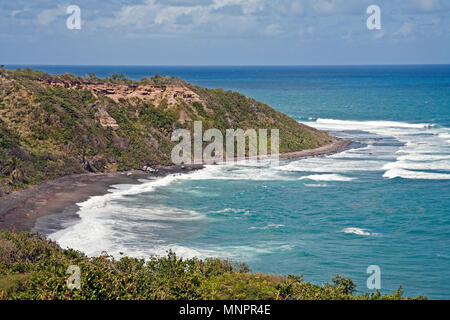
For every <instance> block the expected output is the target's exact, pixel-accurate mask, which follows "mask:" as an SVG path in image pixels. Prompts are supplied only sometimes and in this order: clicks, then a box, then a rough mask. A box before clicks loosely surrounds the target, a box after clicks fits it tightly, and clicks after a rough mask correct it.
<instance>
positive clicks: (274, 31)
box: [263, 24, 283, 36]
mask: <svg viewBox="0 0 450 320" xmlns="http://www.w3.org/2000/svg"><path fill="white" fill-rule="evenodd" d="M282 33H283V29H281V27H280V26H279V25H278V24H271V25H268V26H267V27H266V28H265V29H264V31H263V34H264V35H266V36H278V35H280V34H282Z"/></svg>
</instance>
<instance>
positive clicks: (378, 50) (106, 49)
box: [0, 0, 450, 65]
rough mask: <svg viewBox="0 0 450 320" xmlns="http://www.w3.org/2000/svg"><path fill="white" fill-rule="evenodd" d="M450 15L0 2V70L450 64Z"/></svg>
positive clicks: (231, 5)
mask: <svg viewBox="0 0 450 320" xmlns="http://www.w3.org/2000/svg"><path fill="white" fill-rule="evenodd" d="M372 4H375V5H378V6H379V7H380V8H381V19H382V29H381V30H368V29H367V27H366V20H367V18H368V16H369V15H368V14H367V13H366V9H367V7H368V6H369V5H372ZM69 5H78V6H79V7H80V8H81V18H82V28H81V30H69V29H67V28H66V20H67V18H68V16H69V15H68V14H66V9H67V7H68V6H69ZM449 15H450V0H271V1H269V0H127V1H125V0H109V1H103V0H102V1H95V0H70V1H57V0H53V1H52V0H15V1H9V0H0V64H27V65H33V64H88V65H91V64H93V65H96V64H103V65H333V64H344V65H346V64H416V63H450V19H449Z"/></svg>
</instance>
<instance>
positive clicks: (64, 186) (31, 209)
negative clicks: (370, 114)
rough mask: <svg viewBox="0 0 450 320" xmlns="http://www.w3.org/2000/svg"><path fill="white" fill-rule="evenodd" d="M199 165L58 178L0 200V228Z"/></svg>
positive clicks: (339, 145) (323, 151) (339, 143)
mask: <svg viewBox="0 0 450 320" xmlns="http://www.w3.org/2000/svg"><path fill="white" fill-rule="evenodd" d="M350 144H351V141H346V140H342V139H334V140H333V142H332V143H330V144H328V145H326V146H323V147H321V148H317V149H310V150H303V151H298V152H290V153H284V154H281V155H280V158H283V159H290V158H302V157H314V156H320V155H328V154H332V153H336V152H339V151H342V150H345V149H347V148H348V147H349V145H350ZM200 168H202V165H191V166H185V167H184V166H183V167H180V166H171V167H158V168H157V169H158V172H157V173H149V172H144V171H140V170H134V171H128V172H114V173H88V174H77V175H70V176H65V177H61V178H59V179H56V180H52V181H47V182H44V183H42V184H40V185H37V186H33V187H31V188H29V189H26V190H22V191H17V192H14V193H11V194H9V195H6V196H4V197H0V229H15V230H17V231H25V230H28V231H30V230H32V229H33V228H34V227H35V225H36V221H37V220H38V219H39V218H43V217H47V216H51V215H55V214H62V213H63V212H66V213H67V212H68V211H70V212H71V213H72V214H75V213H76V212H77V208H78V207H77V205H76V204H77V203H80V202H83V201H86V200H87V199H89V198H90V197H92V196H97V195H103V194H106V193H107V192H108V189H109V188H110V186H111V185H114V184H139V183H140V181H139V179H146V178H147V179H148V178H154V177H163V176H166V175H168V174H172V173H184V172H189V171H192V170H198V169H200Z"/></svg>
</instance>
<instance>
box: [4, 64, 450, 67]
mask: <svg viewBox="0 0 450 320" xmlns="http://www.w3.org/2000/svg"><path fill="white" fill-rule="evenodd" d="M0 65H1V64H0ZM3 66H5V67H6V66H29V67H33V66H49V67H376V66H380V67H381V66H450V63H400V64H397V63H387V64H261V65H258V64H254V65H252V64H223V65H220V64H155V65H151V64H148V65H144V64H23V63H8V64H3Z"/></svg>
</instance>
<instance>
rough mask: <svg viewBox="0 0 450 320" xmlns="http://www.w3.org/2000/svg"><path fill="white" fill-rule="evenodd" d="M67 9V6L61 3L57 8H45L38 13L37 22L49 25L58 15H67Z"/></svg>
mask: <svg viewBox="0 0 450 320" xmlns="http://www.w3.org/2000/svg"><path fill="white" fill-rule="evenodd" d="M66 9H67V7H65V6H61V5H60V6H58V7H57V8H55V9H47V10H43V11H41V12H40V13H39V14H38V15H37V19H36V22H37V24H39V25H43V26H48V25H49V24H51V23H52V22H53V21H55V20H56V19H57V18H58V17H60V16H63V15H65V14H66Z"/></svg>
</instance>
